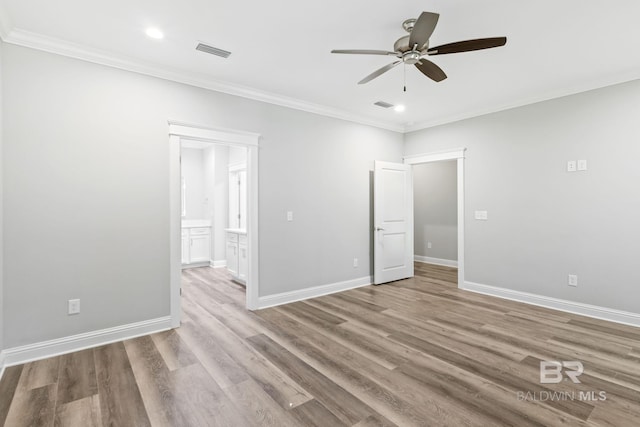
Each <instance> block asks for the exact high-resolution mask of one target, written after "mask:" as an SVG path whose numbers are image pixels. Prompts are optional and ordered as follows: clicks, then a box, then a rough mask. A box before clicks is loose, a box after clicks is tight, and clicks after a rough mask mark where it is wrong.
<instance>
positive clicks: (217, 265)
mask: <svg viewBox="0 0 640 427" xmlns="http://www.w3.org/2000/svg"><path fill="white" fill-rule="evenodd" d="M209 266H210V267H211V268H222V267H226V266H227V260H226V259H219V260H217V261H211V262H210V263H209Z"/></svg>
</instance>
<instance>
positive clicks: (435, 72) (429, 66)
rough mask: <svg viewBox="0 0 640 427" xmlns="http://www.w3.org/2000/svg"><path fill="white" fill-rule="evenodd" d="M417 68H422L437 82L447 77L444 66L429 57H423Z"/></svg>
mask: <svg viewBox="0 0 640 427" xmlns="http://www.w3.org/2000/svg"><path fill="white" fill-rule="evenodd" d="M416 68H417V69H418V70H420V72H422V74H424V75H425V76H427V77H429V78H430V79H431V80H433V81H435V82H441V81H442V80H444V79H446V78H447V75H446V74H445V73H444V71H442V68H440V67H438V66H437V65H436V64H434V63H433V62H431V61H429V60H428V59H424V58H421V59H420V62H418V63H417V64H416Z"/></svg>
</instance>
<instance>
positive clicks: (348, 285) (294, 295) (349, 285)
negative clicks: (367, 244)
mask: <svg viewBox="0 0 640 427" xmlns="http://www.w3.org/2000/svg"><path fill="white" fill-rule="evenodd" d="M371 283H373V278H372V277H371V276H366V277H361V278H359V279H353V280H347V281H345V282H338V283H331V284H328V285H320V286H314V287H313V288H307V289H301V290H299V291H291V292H283V293H281V294H275V295H268V296H264V297H259V298H258V309H262V308H267V307H274V306H276V305H282V304H289V303H291V302H296V301H301V300H305V299H309V298H316V297H320V296H323V295H329V294H334V293H336V292H342V291H346V290H349V289H355V288H359V287H362V286H367V285H370V284H371Z"/></svg>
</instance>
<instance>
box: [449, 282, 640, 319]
mask: <svg viewBox="0 0 640 427" xmlns="http://www.w3.org/2000/svg"><path fill="white" fill-rule="evenodd" d="M461 289H464V290H466V291H471V292H476V293H479V294H484V295H491V296H494V297H498V298H504V299H508V300H512V301H518V302H523V303H526V304H532V305H538V306H541V307H546V308H552V309H554V310H559V311H565V312H567V313H574V314H580V315H582V316H587V317H593V318H596V319H601V320H608V321H610V322H615V323H622V324H625V325H630V326H637V327H640V314H638V313H631V312H629V311H622V310H616V309H613V308H606V307H600V306H597V305H590V304H583V303H580V302H574V301H568V300H563V299H558V298H552V297H546V296H543V295H536V294H530V293H528V292H521V291H515V290H512V289H506V288H498V287H495V286H489V285H482V284H480V283H473V282H464V286H463V287H462V288H461Z"/></svg>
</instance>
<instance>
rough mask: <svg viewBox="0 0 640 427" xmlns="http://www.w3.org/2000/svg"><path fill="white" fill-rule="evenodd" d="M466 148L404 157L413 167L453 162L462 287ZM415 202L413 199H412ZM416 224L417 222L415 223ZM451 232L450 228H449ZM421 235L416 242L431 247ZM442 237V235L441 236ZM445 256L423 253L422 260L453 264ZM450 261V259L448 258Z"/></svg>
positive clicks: (440, 231) (447, 251)
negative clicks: (431, 255)
mask: <svg viewBox="0 0 640 427" xmlns="http://www.w3.org/2000/svg"><path fill="white" fill-rule="evenodd" d="M465 151H466V148H460V149H456V150H451V151H440V152H434V153H425V154H418V155H413V156H407V157H405V159H404V163H405V164H407V165H412V166H413V167H414V169H415V168H417V167H420V165H426V164H430V163H434V164H437V165H438V166H443V165H445V163H446V162H450V163H454V164H455V178H456V185H455V190H456V197H455V199H456V200H455V206H456V211H457V212H456V221H455V222H456V227H455V228H456V229H457V232H456V233H455V234H456V236H455V238H456V239H457V242H456V243H457V262H456V264H457V267H458V280H457V282H458V288H462V287H463V286H464V154H465ZM415 197H417V194H415V193H414V198H415ZM414 203H415V201H414ZM416 226H417V223H416ZM416 231H417V232H418V233H421V232H422V231H423V230H419V229H418V230H416ZM439 233H441V234H446V233H447V230H439ZM449 233H451V230H449ZM422 237H423V236H416V243H417V244H420V245H424V246H425V247H426V249H432V248H430V247H429V246H430V245H429V242H430V241H429V240H428V239H422ZM443 237H444V236H443ZM439 253H444V254H450V253H451V248H449V249H448V250H447V249H445V250H444V251H443V252H439ZM444 256H445V258H440V257H428V256H426V255H423V258H422V259H423V260H425V261H427V262H429V261H432V262H433V261H436V263H440V264H445V265H450V266H454V265H455V264H454V263H453V262H449V263H447V262H446V261H447V260H446V257H447V256H446V255H444ZM449 261H451V260H449Z"/></svg>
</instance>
